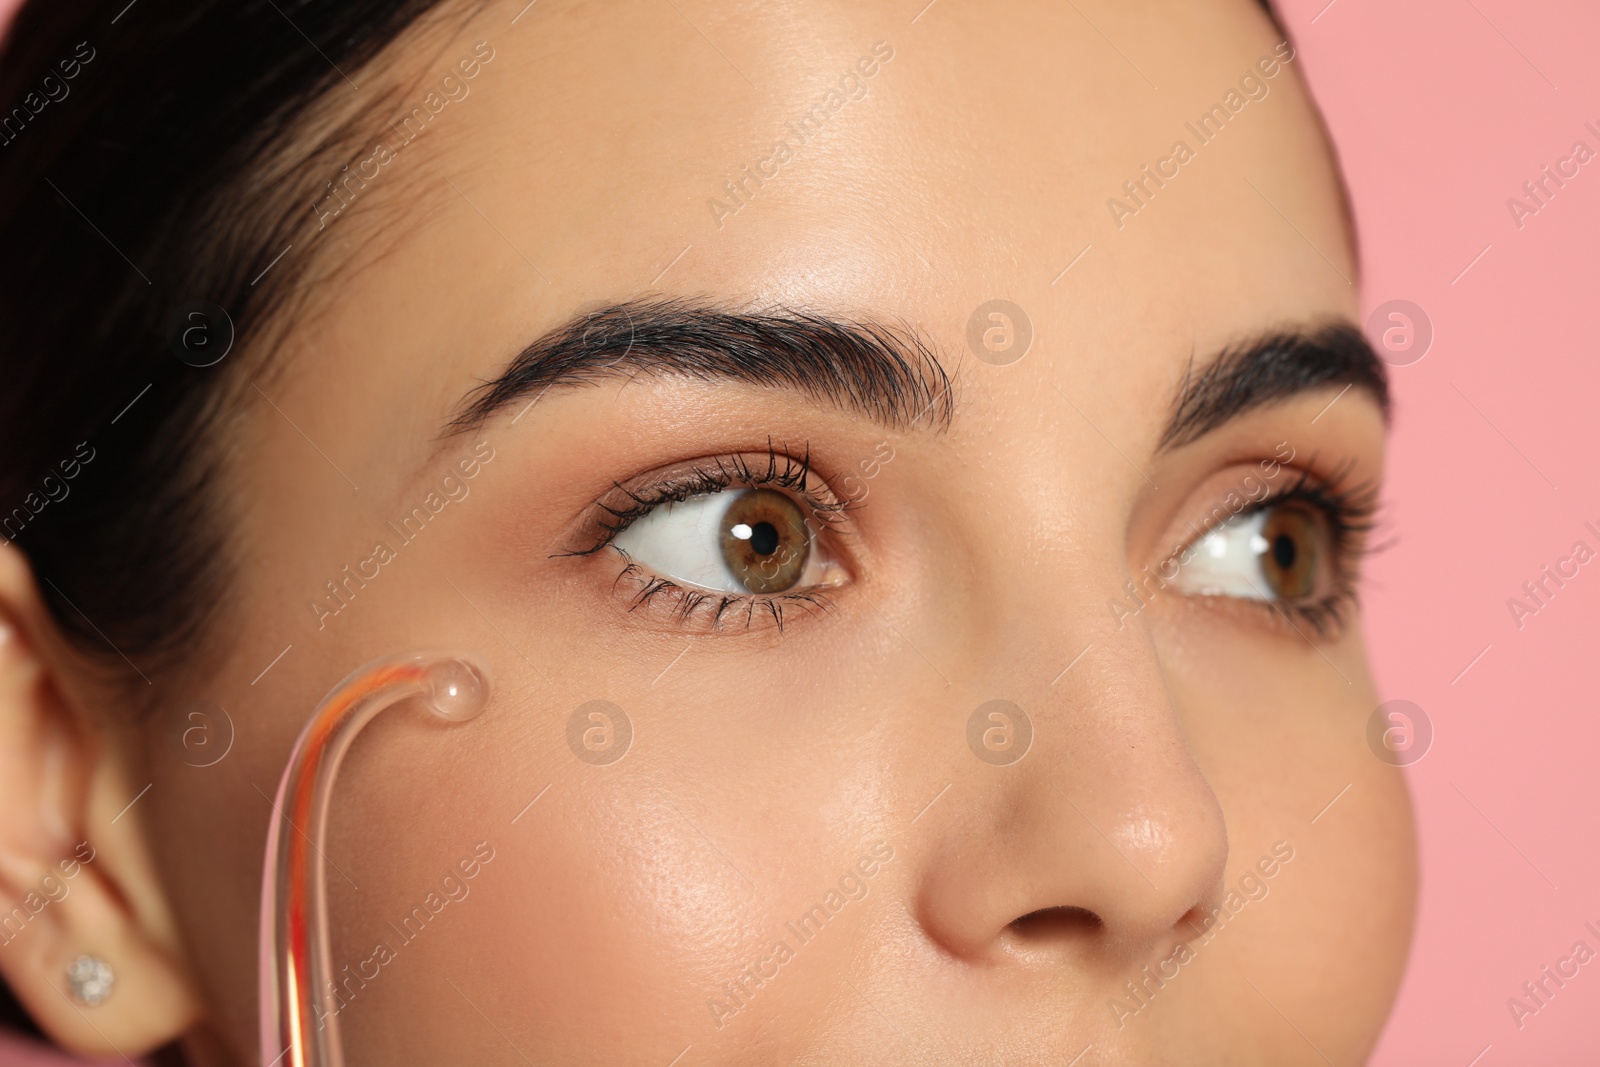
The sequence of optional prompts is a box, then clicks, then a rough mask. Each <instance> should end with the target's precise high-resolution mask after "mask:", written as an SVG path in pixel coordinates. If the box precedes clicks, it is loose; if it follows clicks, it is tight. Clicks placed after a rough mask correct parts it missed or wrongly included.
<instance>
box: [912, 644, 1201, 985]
mask: <svg viewBox="0 0 1600 1067" xmlns="http://www.w3.org/2000/svg"><path fill="white" fill-rule="evenodd" d="M1121 636H1122V637H1123V638H1125V640H1122V641H1120V642H1119V641H1116V640H1112V641H1109V642H1107V643H1106V644H1105V645H1103V646H1099V647H1096V648H1094V649H1092V650H1091V653H1090V654H1088V655H1086V656H1085V662H1084V663H1082V664H1079V665H1078V666H1077V667H1076V668H1075V669H1074V670H1072V671H1071V672H1069V673H1068V674H1067V675H1066V676H1065V677H1063V678H1062V679H1060V681H1059V682H1058V684H1056V685H1053V686H1048V687H1047V688H1046V689H1045V695H1041V696H1039V697H1038V698H1037V699H1036V700H1035V701H1034V706H1033V707H1032V708H1027V707H1024V708H1023V709H1022V714H1023V715H1026V716H1027V719H1028V720H1029V722H1030V723H1031V728H1032V730H1033V732H1034V738H1033V743H1032V747H1031V748H1030V750H1029V751H1028V752H1027V753H1026V754H1025V755H1024V756H1023V757H1022V758H1021V759H1019V760H1017V761H1016V762H1014V763H1005V762H1004V761H1003V760H985V759H983V758H981V757H979V758H973V759H970V760H968V759H963V760H962V761H961V763H962V765H961V766H960V767H959V768H958V778H957V781H956V783H954V784H955V787H956V788H958V789H961V790H962V793H963V794H964V795H963V796H959V797H958V796H952V798H951V799H953V800H957V803H955V804H952V805H951V806H950V808H949V809H947V815H946V817H945V818H944V819H943V820H940V821H938V822H937V823H936V824H935V825H934V826H931V827H929V828H928V829H927V830H926V831H925V834H926V839H925V841H924V842H923V844H924V845H925V846H926V848H927V850H928V851H927V853H926V855H927V862H926V865H925V866H924V868H923V871H924V874H923V877H922V879H921V884H920V885H919V888H918V897H917V903H916V907H917V911H918V920H919V922H920V923H921V925H922V928H923V929H924V930H925V931H926V933H927V935H928V936H929V937H930V938H932V939H933V940H934V941H935V942H936V943H938V944H939V945H941V946H942V947H943V948H944V949H945V950H946V951H948V952H949V953H951V954H953V955H955V956H956V957H958V958H963V959H967V960H971V961H987V962H993V961H998V960H1003V959H1013V960H1014V959H1019V958H1020V959H1029V960H1036V961H1037V960H1041V959H1043V960H1046V961H1054V962H1065V961H1068V960H1076V961H1077V962H1080V963H1085V962H1091V960H1089V959H1086V957H1093V958H1094V960H1093V961H1094V962H1102V963H1108V962H1117V961H1126V960H1137V959H1139V958H1140V957H1147V956H1148V954H1149V953H1150V952H1152V951H1153V950H1155V949H1156V948H1157V947H1158V946H1161V944H1162V942H1169V944H1167V945H1166V946H1165V947H1166V948H1170V947H1171V944H1170V942H1171V941H1173V940H1176V939H1187V938H1190V937H1192V936H1194V934H1195V933H1196V932H1197V931H1198V928H1199V926H1200V924H1199V922H1198V919H1199V916H1200V915H1202V914H1204V913H1207V912H1209V910H1210V908H1212V907H1214V906H1215V905H1216V904H1217V902H1218V900H1219V898H1220V896H1221V895H1222V876H1223V868H1224V866H1225V864H1226V861H1227V855H1228V839H1227V830H1226V826H1225V824H1224V821H1223V816H1222V809H1221V806H1220V804H1219V803H1218V801H1217V797H1216V795H1215V794H1214V793H1213V792H1212V789H1211V786H1210V785H1209V783H1208V782H1207V781H1206V779H1205V776H1204V775H1203V774H1202V773H1201V770H1200V767H1199V766H1198V765H1197V764H1196V762H1195V760H1194V758H1193V755H1192V753H1191V751H1190V749H1189V746H1188V743H1187V740H1186V739H1185V737H1184V734H1183V728H1182V723H1181V721H1180V718H1179V715H1178V709H1177V707H1176V705H1175V702H1174V699H1173V697H1172V694H1171V693H1170V692H1169V691H1168V687H1167V684H1166V682H1165V679H1164V678H1163V676H1162V672H1161V668H1160V664H1159V662H1158V660H1157V658H1156V655H1155V651H1154V649H1153V647H1152V646H1151V644H1150V639H1149V636H1148V635H1147V634H1146V633H1144V632H1143V629H1142V627H1141V628H1139V630H1138V632H1135V631H1134V630H1133V628H1130V630H1129V631H1126V632H1124V633H1123V634H1122V635H1121ZM1095 653H1098V655H1095ZM996 707H997V709H998V710H994V711H990V712H987V713H986V714H987V715H988V716H989V717H990V719H991V721H992V722H993V726H992V729H993V730H994V731H996V732H995V733H994V734H992V735H991V736H992V737H993V738H994V739H996V740H997V741H999V742H1004V741H1005V740H1006V738H1007V736H1008V735H1007V733H1006V730H1007V727H1008V724H1007V723H1006V722H1005V721H1004V720H1005V718H1006V717H1007V716H1008V714H1009V715H1011V716H1012V717H1016V713H1015V712H1014V711H1012V712H1008V711H1007V710H1006V708H1005V706H1004V705H997V706H996ZM995 715H999V716H1001V718H1000V719H994V718H993V716H995ZM980 718H981V716H980ZM1023 725H1024V724H1023V723H1021V722H1018V723H1014V724H1010V728H1011V729H1012V730H1013V731H1015V730H1018V729H1021V728H1022V727H1023ZM1011 736H1014V733H1013V734H1012V735H1011ZM974 751H975V752H976V751H977V749H976V748H975V749H974ZM954 793H955V789H952V794H954Z"/></svg>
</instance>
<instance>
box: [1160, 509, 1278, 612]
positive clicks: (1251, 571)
mask: <svg viewBox="0 0 1600 1067" xmlns="http://www.w3.org/2000/svg"><path fill="white" fill-rule="evenodd" d="M1266 522H1267V511H1266V510H1262V511H1255V512H1251V513H1249V514H1246V515H1235V516H1234V517H1233V518H1231V519H1229V520H1228V521H1227V522H1224V523H1223V524H1221V525H1220V526H1217V527H1214V528H1213V529H1211V530H1209V531H1208V532H1207V533H1206V534H1205V536H1204V537H1202V538H1200V539H1199V540H1198V541H1194V542H1192V543H1191V544H1190V546H1189V547H1188V548H1185V549H1184V550H1183V551H1182V552H1180V553H1178V555H1177V556H1175V557H1174V559H1175V560H1176V561H1177V563H1178V572H1177V574H1176V576H1175V577H1174V578H1173V579H1172V582H1173V584H1174V585H1176V586H1177V587H1178V590H1179V591H1180V592H1184V593H1188V594H1190V595H1191V596H1233V597H1243V598H1244V599H1247V600H1272V599H1275V598H1274V597H1273V595H1272V593H1271V588H1272V586H1271V584H1270V583H1269V581H1268V579H1267V575H1266V572H1265V571H1263V570H1262V569H1261V559H1262V556H1264V555H1265V554H1266V552H1267V550H1268V549H1269V548H1271V547H1272V546H1271V545H1270V544H1268V542H1267V539H1266V537H1265V536H1263V535H1262V533H1261V531H1262V529H1263V528H1264V527H1265V526H1266Z"/></svg>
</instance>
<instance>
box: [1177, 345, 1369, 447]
mask: <svg viewBox="0 0 1600 1067" xmlns="http://www.w3.org/2000/svg"><path fill="white" fill-rule="evenodd" d="M1332 385H1343V386H1345V387H1346V388H1356V389H1360V390H1362V391H1363V392H1365V393H1366V394H1367V395H1368V396H1369V397H1370V398H1371V399H1372V400H1373V402H1374V403H1376V404H1377V405H1378V410H1379V411H1380V412H1382V414H1383V418H1384V421H1385V422H1387V421H1388V419H1389V377H1388V374H1387V372H1386V371H1385V368H1384V365H1383V361H1382V360H1380V359H1379V358H1378V355H1377V353H1376V352H1374V351H1373V349H1372V345H1371V344H1369V343H1368V342H1367V339H1366V337H1364V336H1363V335H1362V333H1361V331H1360V330H1358V329H1356V328H1355V327H1354V326H1352V325H1350V324H1349V323H1343V322H1340V323H1332V324H1329V325H1326V326H1322V327H1320V328H1316V329H1312V330H1304V331H1301V330H1283V331H1276V332H1273V333H1270V334H1266V335H1263V336H1260V337H1255V338H1252V339H1250V340H1248V341H1244V342H1241V343H1239V344H1234V345H1230V346H1228V347H1227V348H1225V349H1223V351H1222V352H1221V353H1219V354H1218V355H1217V357H1216V358H1215V359H1212V360H1210V361H1209V362H1207V363H1206V365H1205V366H1204V367H1203V368H1202V369H1201V370H1199V371H1198V372H1197V371H1196V370H1195V367H1194V364H1193V363H1192V362H1191V363H1190V365H1189V369H1188V371H1187V372H1186V373H1185V375H1184V379H1183V381H1182V382H1181V383H1180V385H1179V387H1178V392H1177V396H1176V397H1175V398H1174V400H1173V403H1172V412H1171V414H1170V415H1169V416H1168V419H1167V426H1166V429H1164V430H1163V431H1162V433H1161V443H1160V445H1159V446H1158V450H1165V449H1170V448H1176V447H1178V446H1179V445H1184V444H1188V443H1189V442H1191V441H1193V440H1195V439H1197V438H1199V437H1203V436H1205V435H1206V434H1208V433H1210V432H1211V431H1212V430H1215V429H1216V428H1217V427H1219V426H1221V425H1222V424H1223V423H1226V422H1230V421H1232V420H1233V419H1236V418H1238V417H1239V416H1241V415H1243V414H1245V413H1246V412H1248V411H1251V410H1253V409H1255V408H1258V407H1261V406H1263V405H1266V404H1270V403H1273V402H1275V401H1278V400H1286V399H1288V398H1289V397H1291V396H1296V395H1299V394H1301V393H1306V392H1310V391H1312V390H1314V389H1320V388H1323V387H1325V386H1332Z"/></svg>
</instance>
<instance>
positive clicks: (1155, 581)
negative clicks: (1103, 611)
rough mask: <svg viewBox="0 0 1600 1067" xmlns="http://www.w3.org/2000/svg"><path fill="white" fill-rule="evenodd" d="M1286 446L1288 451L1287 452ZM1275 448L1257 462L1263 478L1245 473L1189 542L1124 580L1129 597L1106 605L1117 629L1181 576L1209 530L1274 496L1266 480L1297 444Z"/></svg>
mask: <svg viewBox="0 0 1600 1067" xmlns="http://www.w3.org/2000/svg"><path fill="white" fill-rule="evenodd" d="M1286 450H1287V453H1288V454H1287V455H1285V451H1286ZM1272 451H1273V456H1274V458H1272V459H1264V460H1261V461H1260V462H1259V463H1258V464H1257V467H1258V468H1259V469H1260V471H1261V477H1260V478H1257V477H1256V476H1255V475H1254V474H1247V475H1245V476H1244V478H1243V480H1241V481H1240V483H1239V488H1238V489H1234V490H1230V491H1229V493H1228V494H1227V496H1225V497H1223V500H1222V503H1221V504H1218V505H1217V506H1216V507H1214V508H1212V509H1211V513H1210V514H1209V515H1207V516H1206V522H1205V524H1204V525H1200V524H1197V523H1194V522H1191V523H1190V524H1189V529H1190V530H1191V531H1193V533H1194V535H1195V536H1194V537H1193V538H1192V539H1191V540H1190V541H1189V543H1188V544H1186V545H1184V546H1182V547H1180V548H1175V549H1174V550H1173V552H1172V554H1171V555H1169V556H1168V557H1167V558H1166V559H1164V560H1162V561H1161V562H1160V563H1158V564H1156V567H1155V570H1154V571H1153V572H1152V571H1151V569H1150V566H1149V564H1146V565H1145V567H1144V569H1143V577H1141V578H1140V579H1139V582H1138V584H1135V583H1134V580H1133V579H1132V578H1129V579H1128V580H1127V582H1126V583H1124V587H1125V589H1126V592H1127V600H1126V601H1122V600H1107V601H1106V606H1107V607H1108V608H1110V609H1111V619H1112V621H1113V622H1115V623H1116V624H1117V629H1119V630H1120V629H1122V628H1123V627H1124V626H1126V625H1127V624H1128V619H1129V618H1130V617H1132V616H1134V615H1137V614H1139V613H1140V612H1141V611H1143V610H1144V609H1145V605H1146V604H1147V603H1148V602H1149V601H1151V600H1154V599H1155V598H1156V596H1157V595H1159V594H1160V593H1161V592H1162V591H1163V590H1164V589H1166V587H1167V583H1169V582H1171V581H1173V580H1174V579H1175V578H1177V577H1178V571H1179V570H1181V569H1182V568H1183V567H1184V566H1185V565H1186V564H1187V563H1188V562H1189V561H1190V560H1192V559H1194V556H1195V553H1196V552H1198V551H1200V543H1201V542H1202V541H1203V540H1205V535H1206V534H1208V533H1210V532H1211V531H1212V530H1215V529H1217V528H1219V527H1221V526H1223V525H1224V524H1226V523H1227V522H1229V521H1230V520H1232V519H1235V518H1237V517H1238V516H1239V515H1241V514H1242V513H1244V511H1245V510H1246V509H1248V508H1250V507H1251V506H1253V505H1257V504H1260V503H1261V502H1262V501H1263V500H1265V499H1267V498H1268V497H1269V496H1271V489H1270V488H1269V487H1268V486H1267V484H1266V482H1268V481H1271V480H1272V479H1274V478H1276V477H1277V476H1278V475H1279V474H1280V473H1282V471H1283V469H1284V464H1286V463H1289V462H1291V461H1292V460H1293V459H1294V457H1295V449H1294V446H1293V445H1291V444H1289V442H1287V441H1279V442H1278V443H1277V445H1276V446H1274V448H1273V450H1272ZM1169 569H1170V573H1169ZM1141 590H1142V591H1143V593H1144V595H1143V596H1142V597H1141V596H1140V595H1139V594H1140V591H1141Z"/></svg>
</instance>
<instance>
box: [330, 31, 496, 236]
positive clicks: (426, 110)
mask: <svg viewBox="0 0 1600 1067" xmlns="http://www.w3.org/2000/svg"><path fill="white" fill-rule="evenodd" d="M493 59H494V49H493V48H491V47H490V46H489V42H487V41H479V42H478V43H477V44H475V45H473V46H472V54H471V55H468V56H464V57H462V58H461V59H459V60H457V61H456V63H455V65H454V66H452V67H451V68H450V72H449V73H448V74H446V75H444V77H442V78H440V79H439V84H438V87H437V88H435V89H430V90H429V91H428V93H427V95H425V96H424V97H423V98H422V102H421V103H420V104H418V105H416V106H415V107H413V108H412V109H411V110H410V111H408V112H406V114H405V115H404V116H403V117H401V118H400V119H399V125H398V126H396V125H395V121H394V120H391V121H390V122H389V128H390V129H391V130H393V131H394V134H395V137H394V141H393V143H390V142H389V141H387V140H380V141H378V142H377V143H376V144H374V145H373V146H372V148H371V150H370V151H368V152H367V153H366V154H365V155H364V156H363V157H362V158H360V159H358V160H356V163H355V169H354V171H352V170H351V167H350V164H348V163H347V164H345V166H344V168H343V169H342V170H341V171H340V173H339V175H338V176H337V177H335V178H334V179H332V180H331V181H329V182H328V193H327V195H326V196H324V197H323V198H322V200H321V201H320V202H317V203H313V204H312V205H311V213H312V214H313V215H315V216H316V217H317V229H318V230H324V229H327V227H328V221H329V220H330V219H335V218H338V217H339V216H340V215H341V214H343V213H344V209H345V208H347V207H349V206H350V205H351V204H353V203H355V201H356V196H357V195H358V194H359V193H361V192H362V191H364V190H365V189H366V187H367V183H368V182H371V181H376V180H377V178H378V176H379V175H380V174H382V173H383V168H384V167H387V166H388V165H389V164H391V163H393V162H394V161H395V160H396V159H398V158H399V156H400V152H401V151H402V150H403V149H405V148H406V146H407V145H409V144H411V142H412V141H415V140H416V139H417V138H418V137H420V136H422V134H423V133H424V132H426V131H427V129H428V124H429V123H430V122H432V121H433V120H434V119H436V118H438V116H439V114H440V112H442V111H444V109H445V108H446V107H448V106H449V105H450V104H452V103H460V102H461V101H463V100H465V99H466V98H467V94H468V93H470V92H471V91H472V87H471V86H470V85H468V84H467V82H469V81H471V80H472V79H473V78H476V77H477V76H478V75H479V74H480V73H482V72H483V67H484V65H485V64H487V63H489V62H490V61H491V60H493Z"/></svg>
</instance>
